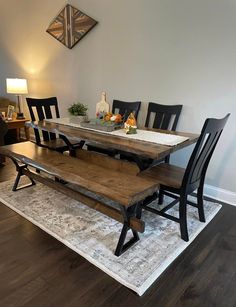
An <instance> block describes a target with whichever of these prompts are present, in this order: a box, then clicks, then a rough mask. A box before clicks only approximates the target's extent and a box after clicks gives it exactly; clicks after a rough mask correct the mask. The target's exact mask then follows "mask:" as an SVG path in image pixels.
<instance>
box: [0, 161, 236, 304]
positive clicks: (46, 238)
mask: <svg viewBox="0 0 236 307" xmlns="http://www.w3.org/2000/svg"><path fill="white" fill-rule="evenodd" d="M7 160H8V159H7ZM14 172H15V170H14V166H13V164H12V163H11V161H7V162H6V166H4V167H0V180H1V181H4V180H9V179H10V178H12V179H13V178H14V176H13V174H14ZM10 174H11V175H10ZM235 220H236V209H235V207H233V206H230V205H227V204H224V205H223V208H222V209H221V210H220V212H219V213H218V214H217V216H216V217H215V218H214V219H213V220H212V222H211V223H210V224H209V225H208V226H207V227H206V228H205V229H204V230H203V231H202V232H201V233H200V235H199V236H198V237H197V238H196V239H195V240H194V242H193V243H192V244H191V245H190V246H189V247H188V248H187V249H186V250H185V251H184V252H183V253H182V254H181V255H180V256H179V257H178V258H177V259H176V260H175V261H174V262H173V263H172V264H171V265H170V266H169V267H168V268H167V269H166V270H165V272H164V273H163V274H162V275H161V276H160V278H158V280H157V281H156V282H155V283H154V284H153V286H152V287H151V288H150V289H149V290H148V291H147V292H146V293H145V294H144V295H143V296H142V297H138V296H137V295H136V294H135V293H133V292H132V291H131V290H129V289H127V288H126V287H124V286H122V285H121V284H119V283H118V282H116V281H115V280H114V279H113V278H111V277H110V276H108V275H107V274H105V273H104V272H102V271H101V270H99V269H98V268H96V267H95V266H94V265H92V264H90V263H89V262H88V261H86V260H85V259H84V258H82V257H81V256H79V255H78V254H76V253H75V252H73V251H72V250H70V249H69V248H67V247H66V246H64V245H63V244H62V243H60V242H59V241H57V240H56V239H54V238H53V237H51V236H50V235H48V234H47V233H46V232H44V231H42V230H41V229H39V228H38V227H36V226H34V225H33V224H32V223H30V222H29V221H27V220H26V219H24V218H22V217H20V216H19V215H18V214H16V213H15V212H14V211H12V210H10V209H9V208H7V207H6V206H4V205H0V249H1V253H0V306H3V307H7V306H14V307H23V306H24V307H32V306H34V307H42V306H58V307H59V306H60V307H68V306H70V307H71V306H76V307H77V306H83V307H95V306H96V307H107V306H109V307H118V306H129V307H163V306H164V307H173V306H177V307H178V306H181V307H189V306H192V307H199V306H204V307H205V306H206V307H212V306H215V307H224V306H225V307H226V306H227V307H233V306H235V305H236V293H235V283H236V262H235V259H236V223H235Z"/></svg>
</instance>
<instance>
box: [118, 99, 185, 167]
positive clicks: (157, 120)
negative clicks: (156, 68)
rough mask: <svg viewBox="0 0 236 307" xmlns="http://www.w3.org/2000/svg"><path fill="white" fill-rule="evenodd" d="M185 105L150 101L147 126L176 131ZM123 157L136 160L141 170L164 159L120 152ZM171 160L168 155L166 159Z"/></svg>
mask: <svg viewBox="0 0 236 307" xmlns="http://www.w3.org/2000/svg"><path fill="white" fill-rule="evenodd" d="M182 107H183V105H181V104H178V105H163V104H159V103H154V102H149V104H148V111H147V117H146V121H145V127H146V128H155V129H162V130H169V131H175V130H176V126H177V124H178V121H179V116H180V113H181V111H182ZM120 158H121V159H125V160H128V161H136V163H137V164H138V165H139V168H140V169H141V170H144V169H146V168H148V167H149V166H150V165H152V164H153V163H155V164H157V163H160V162H162V161H163V159H162V160H158V161H154V160H152V159H148V158H141V159H140V157H138V156H136V155H135V154H132V155H131V154H126V153H121V154H120ZM169 160H170V156H169V155H168V156H166V157H165V159H164V161H165V162H166V163H168V162H169Z"/></svg>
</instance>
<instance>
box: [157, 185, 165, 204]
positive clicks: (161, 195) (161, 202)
mask: <svg viewBox="0 0 236 307" xmlns="http://www.w3.org/2000/svg"><path fill="white" fill-rule="evenodd" d="M163 201H164V193H163V190H162V188H160V190H159V195H158V205H162V204H163Z"/></svg>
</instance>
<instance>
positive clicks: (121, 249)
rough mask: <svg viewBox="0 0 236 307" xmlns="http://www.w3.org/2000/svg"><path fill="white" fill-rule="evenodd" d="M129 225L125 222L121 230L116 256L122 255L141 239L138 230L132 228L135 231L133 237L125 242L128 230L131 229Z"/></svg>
mask: <svg viewBox="0 0 236 307" xmlns="http://www.w3.org/2000/svg"><path fill="white" fill-rule="evenodd" d="M129 229H130V228H129V226H127V225H126V224H124V226H123V228H122V230H121V234H120V238H119V241H118V244H117V247H116V250H115V255H116V256H118V257H119V256H120V255H121V254H123V253H124V252H125V251H127V249H129V248H130V247H131V246H132V245H134V244H135V243H136V242H137V241H139V235H138V232H137V231H136V230H133V229H132V233H133V238H132V239H130V240H129V241H128V242H127V243H125V238H126V236H127V232H128V230H129ZM124 243H125V244H124Z"/></svg>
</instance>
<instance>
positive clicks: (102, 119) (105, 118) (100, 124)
mask: <svg viewBox="0 0 236 307" xmlns="http://www.w3.org/2000/svg"><path fill="white" fill-rule="evenodd" d="M81 125H82V127H86V128H92V129H97V130H102V131H108V132H111V131H114V130H117V129H120V128H122V127H123V117H122V115H121V114H113V113H111V112H97V113H96V118H93V119H91V120H89V122H87V123H82V124H81Z"/></svg>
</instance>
